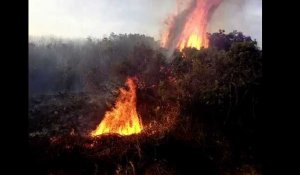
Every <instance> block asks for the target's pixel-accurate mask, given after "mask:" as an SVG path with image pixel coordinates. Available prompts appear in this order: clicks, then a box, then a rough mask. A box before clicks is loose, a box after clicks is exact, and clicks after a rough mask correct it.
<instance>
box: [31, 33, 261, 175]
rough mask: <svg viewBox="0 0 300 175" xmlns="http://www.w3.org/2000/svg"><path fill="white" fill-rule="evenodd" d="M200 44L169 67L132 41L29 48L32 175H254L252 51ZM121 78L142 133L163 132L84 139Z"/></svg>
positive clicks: (255, 62)
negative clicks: (128, 82) (134, 83)
mask: <svg viewBox="0 0 300 175" xmlns="http://www.w3.org/2000/svg"><path fill="white" fill-rule="evenodd" d="M209 40H210V44H209V47H208V48H202V49H201V50H197V49H194V48H185V49H184V50H183V51H182V52H180V51H175V52H174V54H173V55H172V57H171V58H166V56H165V55H166V53H167V51H166V50H165V49H163V48H160V47H159V43H158V42H156V41H155V40H154V39H153V38H151V37H147V36H144V35H137V34H134V35H132V34H130V35H115V34H111V35H110V36H109V37H107V38H104V39H101V40H95V39H91V38H87V39H86V40H83V41H63V40H59V39H52V40H48V41H31V42H30V43H29V87H30V92H29V95H30V96H29V97H30V99H29V148H30V160H31V165H32V167H31V170H32V173H38V174H261V173H262V172H263V166H262V162H260V158H261V156H262V155H261V152H260V151H261V150H260V142H259V141H260V140H259V138H260V136H259V134H260V133H259V127H260V126H259V122H260V120H261V118H262V117H263V116H262V109H261V103H262V50H261V49H260V48H259V47H258V46H257V42H256V41H253V40H252V39H251V37H248V36H244V35H243V34H242V33H241V32H237V31H233V32H231V33H228V34H226V33H225V32H224V31H223V30H220V31H219V32H217V33H213V34H209ZM128 76H136V77H137V79H138V89H137V110H138V113H139V115H140V116H141V118H142V122H143V124H144V125H145V126H148V125H150V124H151V125H153V129H154V130H160V129H161V130H162V128H164V129H163V130H162V132H154V133H152V132H151V131H152V130H153V129H152V130H150V131H145V132H142V133H141V134H137V135H132V136H128V137H121V136H116V135H106V136H103V137H99V138H91V137H88V136H87V135H88V133H90V131H92V130H93V129H95V128H96V126H97V124H99V122H100V121H101V119H102V118H101V117H103V115H104V113H105V111H106V110H108V109H110V108H111V107H112V106H113V105H114V101H115V98H116V96H117V94H118V88H119V87H120V86H123V84H124V81H125V79H126V78H127V77H128ZM169 120H172V121H174V122H173V123H172V124H170V125H169V123H170V121H169Z"/></svg>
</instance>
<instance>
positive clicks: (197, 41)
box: [161, 0, 221, 51]
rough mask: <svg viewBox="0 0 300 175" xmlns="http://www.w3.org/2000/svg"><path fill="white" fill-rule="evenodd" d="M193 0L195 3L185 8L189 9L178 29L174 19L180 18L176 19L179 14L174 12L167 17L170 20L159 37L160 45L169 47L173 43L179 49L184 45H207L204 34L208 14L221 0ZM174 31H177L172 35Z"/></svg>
mask: <svg viewBox="0 0 300 175" xmlns="http://www.w3.org/2000/svg"><path fill="white" fill-rule="evenodd" d="M179 2H181V1H179ZM193 2H194V3H195V4H193V5H190V7H188V9H186V10H188V11H189V13H188V15H187V16H186V18H185V21H184V22H183V24H182V23H180V26H181V25H183V26H182V29H181V30H180V31H177V30H178V26H176V25H178V24H177V23H176V20H182V18H180V19H179V18H178V19H177V16H178V15H181V14H180V13H179V14H176V15H174V16H172V17H171V18H169V19H168V21H170V22H169V24H168V26H167V30H166V31H165V32H164V33H163V35H162V37H161V46H162V47H165V48H170V47H171V46H172V45H174V44H175V46H176V48H177V49H179V50H180V51H181V50H182V49H183V48H186V47H194V48H197V49H200V48H201V47H204V48H207V47H208V42H209V41H208V38H207V35H206V28H207V25H208V20H209V16H210V13H211V11H212V9H213V8H214V7H215V6H218V5H219V4H220V2H221V0H193ZM181 3H182V2H181ZM191 4H192V3H191ZM179 5H182V4H179V3H178V6H179ZM194 5H195V6H194ZM180 26H179V27H180ZM175 29H176V30H175ZM172 32H173V35H172ZM174 32H179V33H178V34H175V35H174ZM176 35H177V36H176ZM174 42H175V43H174Z"/></svg>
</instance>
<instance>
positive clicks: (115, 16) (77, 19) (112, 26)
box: [29, 0, 262, 43]
mask: <svg viewBox="0 0 300 175" xmlns="http://www.w3.org/2000/svg"><path fill="white" fill-rule="evenodd" d="M261 1H262V0H223V2H222V4H221V5H220V6H219V8H218V9H217V10H216V12H215V14H214V15H213V16H212V20H211V24H210V25H209V27H208V30H209V31H213V32H215V31H217V30H218V29H220V28H222V29H225V30H226V31H232V30H233V29H237V30H240V31H242V32H244V33H245V34H247V35H250V36H253V37H252V38H256V39H257V40H258V41H259V43H261V35H262V34H261V33H262V19H261V18H262V7H261V6H262V5H261V4H262V3H261ZM175 5H176V0H29V35H31V36H41V35H54V36H59V37H67V38H73V37H76V38H81V37H87V36H92V37H97V38H99V37H103V35H109V34H110V33H111V32H114V33H117V34H118V33H140V34H145V35H149V36H153V37H155V38H156V39H159V36H160V32H161V31H162V26H163V25H162V24H163V21H164V20H165V19H166V17H167V16H168V15H170V14H172V13H173V12H174V11H175Z"/></svg>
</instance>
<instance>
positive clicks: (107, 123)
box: [91, 78, 143, 137]
mask: <svg viewBox="0 0 300 175" xmlns="http://www.w3.org/2000/svg"><path fill="white" fill-rule="evenodd" d="M126 85H127V86H128V87H129V90H126V89H124V88H120V89H119V91H120V94H119V96H118V98H117V101H116V105H115V107H114V108H112V110H110V111H107V112H106V113H105V115H104V118H103V120H102V121H101V123H100V124H99V125H98V127H97V128H96V129H95V130H94V131H92V132H91V135H92V136H93V137H95V136H98V135H101V134H108V133H115V134H120V135H131V134H137V133H140V132H141V131H142V129H143V125H142V122H141V119H140V118H139V116H138V113H137V110H136V84H135V83H134V81H133V78H128V79H127V81H126Z"/></svg>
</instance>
